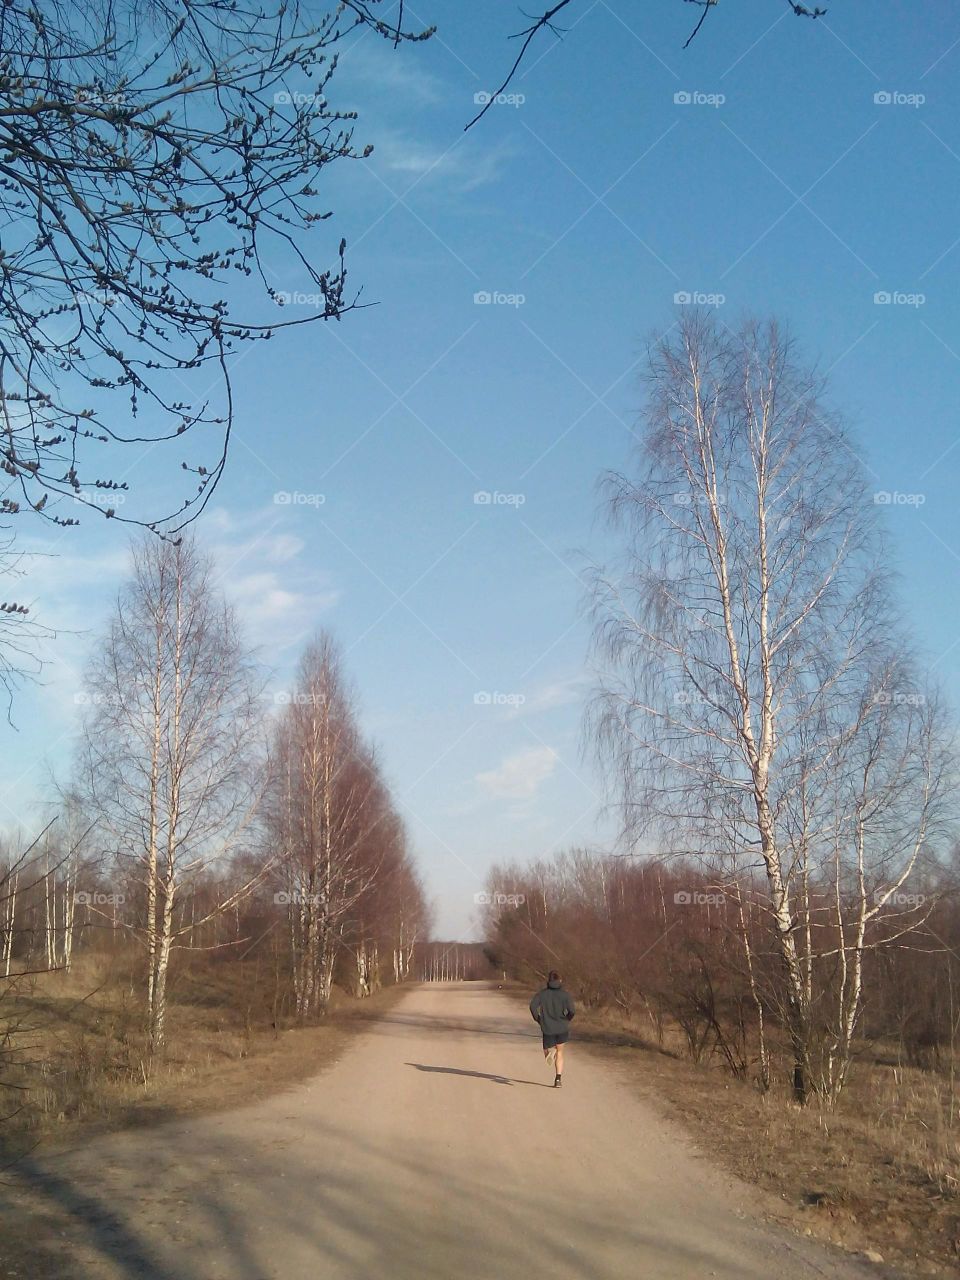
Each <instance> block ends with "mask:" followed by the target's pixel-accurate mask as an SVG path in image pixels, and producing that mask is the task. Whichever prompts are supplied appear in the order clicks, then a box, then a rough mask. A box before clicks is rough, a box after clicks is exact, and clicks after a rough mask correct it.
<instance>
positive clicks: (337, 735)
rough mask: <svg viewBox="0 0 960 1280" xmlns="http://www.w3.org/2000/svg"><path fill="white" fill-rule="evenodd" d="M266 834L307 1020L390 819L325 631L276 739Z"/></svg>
mask: <svg viewBox="0 0 960 1280" xmlns="http://www.w3.org/2000/svg"><path fill="white" fill-rule="evenodd" d="M267 813H268V818H267V832H268V839H269V841H270V852H271V854H272V856H273V857H275V858H276V861H277V883H278V885H279V886H280V887H279V889H278V894H277V901H278V905H281V906H285V907H286V908H287V910H288V916H289V929H290V945H291V955H292V963H293V984H294V991H295V1000H296V1010H297V1015H298V1017H299V1018H301V1019H302V1018H307V1017H310V1016H313V1015H316V1014H317V1013H322V1012H323V1010H324V1008H325V1007H326V1004H327V1001H328V1000H329V998H330V988H331V984H332V982H333V971H334V964H335V961H336V958H337V950H338V946H339V945H340V943H341V942H342V940H343V934H344V930H345V929H346V927H347V924H348V922H349V920H350V918H351V914H352V913H355V911H356V909H357V904H358V903H359V902H360V900H361V899H362V897H363V895H364V893H365V892H366V891H367V890H368V888H369V886H370V884H371V882H372V880H373V878H374V877H375V876H376V874H377V868H376V866H372V865H371V862H370V859H369V857H368V856H367V855H368V853H369V850H368V847H367V841H368V837H369V834H370V832H371V830H373V829H375V827H376V825H377V824H378V822H380V821H381V820H382V819H383V817H384V814H385V808H384V804H383V790H382V785H381V783H380V781H379V778H378V776H377V770H376V765H375V762H374V759H373V757H372V755H371V753H370V752H369V750H368V748H367V746H366V744H365V743H364V742H363V740H362V737H361V735H360V731H359V728H358V725H357V722H356V715H355V711H354V707H353V701H352V697H351V694H350V691H349V689H348V686H347V684H346V681H345V678H344V675H343V672H342V668H341V663H340V658H339V654H338V652H337V649H336V646H335V644H334V642H333V640H332V639H331V638H330V637H329V636H328V635H320V636H319V637H318V639H317V640H316V641H314V643H313V644H311V645H310V647H309V648H308V649H307V651H306V652H305V653H304V655H303V658H302V659H301V661H300V665H299V669H298V673H297V678H296V681H295V685H294V689H293V691H292V693H291V694H290V695H289V696H288V698H287V703H286V705H285V706H284V709H283V712H282V714H281V716H280V719H279V722H278V724H277V727H276V732H275V735H274V740H273V766H272V781H271V792H270V798H269V805H268V810H267Z"/></svg>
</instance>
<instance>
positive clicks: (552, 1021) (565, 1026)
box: [530, 982, 576, 1036]
mask: <svg viewBox="0 0 960 1280" xmlns="http://www.w3.org/2000/svg"><path fill="white" fill-rule="evenodd" d="M530 1013H531V1015H532V1017H533V1020H534V1022H539V1023H540V1030H541V1031H542V1032H543V1034H544V1035H545V1036H559V1035H563V1033H564V1032H565V1031H569V1030H570V1021H571V1019H572V1018H573V1015H574V1013H576V1009H575V1008H574V1005H573V1001H572V1000H571V998H570V994H569V992H567V991H564V989H563V987H562V986H561V985H560V983H559V982H548V983H547V985H546V986H545V987H544V988H543V990H542V991H538V992H537V994H536V995H535V996H534V997H533V999H532V1000H531V1001H530Z"/></svg>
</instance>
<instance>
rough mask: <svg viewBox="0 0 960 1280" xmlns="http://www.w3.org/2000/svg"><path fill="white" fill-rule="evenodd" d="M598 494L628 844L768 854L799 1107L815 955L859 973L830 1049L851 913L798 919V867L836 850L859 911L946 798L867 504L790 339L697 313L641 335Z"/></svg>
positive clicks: (610, 688)
mask: <svg viewBox="0 0 960 1280" xmlns="http://www.w3.org/2000/svg"><path fill="white" fill-rule="evenodd" d="M608 494H609V509H610V513H611V516H612V518H613V520H614V522H615V524H616V525H617V527H618V528H619V529H620V530H621V531H622V532H623V534H624V536H625V546H626V551H625V556H624V562H623V564H622V565H620V566H618V567H617V568H616V569H615V570H613V571H611V572H602V571H598V572H597V574H596V579H595V586H596V596H595V607H596V615H595V616H596V642H597V652H598V655H599V658H600V663H601V666H602V668H603V674H602V675H601V687H600V689H599V692H598V696H597V699H596V703H595V706H594V713H593V717H592V721H591V723H592V726H593V728H594V730H595V731H596V734H597V741H598V743H599V746H600V750H601V755H602V758H603V759H604V761H605V763H606V765H607V766H608V767H611V768H612V770H613V773H614V774H615V777H616V785H617V788H618V794H619V803H620V807H621V812H622V815H623V824H624V832H625V836H626V838H627V839H628V841H629V842H630V843H631V846H632V847H636V846H637V844H638V842H640V841H641V840H642V839H643V838H645V837H648V836H651V835H652V836H654V837H655V838H656V839H658V840H660V841H665V842H666V845H665V847H666V848H673V849H678V848H679V849H683V850H685V851H687V852H689V853H690V854H695V855H696V856H698V857H701V858H709V857H711V856H712V857H716V856H718V855H720V854H722V855H724V856H726V857H728V858H729V857H731V856H732V857H734V858H738V859H739V860H740V865H741V866H742V867H743V868H744V870H746V869H747V868H748V867H749V866H750V865H751V864H752V863H757V864H759V866H760V867H761V868H762V870H763V874H764V877H765V883H766V892H767V906H768V910H769V914H770V920H771V924H772V928H773V932H774V936H775V939H776V948H777V953H778V955H779V959H780V964H781V974H782V979H783V987H782V1003H783V1017H784V1022H785V1025H786V1027H787V1029H788V1031H789V1035H790V1039H791V1042H792V1046H793V1055H794V1070H793V1078H794V1091H795V1095H796V1097H797V1098H798V1100H801V1101H802V1100H804V1099H805V1098H806V1096H807V1092H808V1089H809V1087H810V1083H811V1079H810V1077H811V1053H812V1043H811V1037H812V1018H813V1008H812V1004H813V999H814V994H813V992H812V990H811V975H812V972H813V965H814V962H815V958H816V955H817V953H818V952H819V953H821V954H824V953H831V952H832V953H833V954H835V955H837V956H839V957H840V958H841V963H846V964H848V965H850V966H852V968H850V969H849V970H848V975H847V986H846V987H845V996H844V1000H845V1001H846V1004H845V1011H844V1012H843V1013H842V1014H841V1015H839V1023H838V1024H837V1025H840V1026H841V1028H846V1030H842V1031H841V1034H840V1035H839V1040H838V1045H837V1052H839V1053H844V1052H846V1049H848V1048H849V1042H850V1037H849V1035H848V1031H849V1030H850V1029H851V1028H852V1024H853V1022H855V1020H856V1017H857V1011H858V1009H859V1000H860V979H859V966H860V959H861V957H862V947H863V944H864V934H863V930H862V927H859V926H858V927H856V928H855V929H854V934H853V936H852V937H851V936H850V935H849V934H846V933H844V935H843V937H842V938H841V939H840V940H839V941H838V940H837V938H836V937H834V938H833V939H832V941H831V942H829V943H828V942H826V941H825V940H824V938H823V936H822V935H817V936H814V930H813V929H812V928H807V927H806V926H807V925H808V924H819V923H820V922H817V921H813V920H812V913H808V914H807V915H806V916H805V914H804V901H805V898H804V893H805V883H806V877H807V875H808V872H809V871H810V869H811V868H813V867H815V868H816V869H817V871H818V874H821V875H822V871H823V868H824V865H825V859H826V858H827V856H828V855H829V856H832V857H833V859H834V862H833V865H834V877H833V883H834V886H835V890H836V893H837V894H838V895H839V897H840V900H841V902H842V904H843V909H844V910H845V909H846V900H845V897H844V894H845V890H846V888H848V887H849V885H850V880H849V876H850V874H851V868H852V874H853V883H854V885H855V886H856V887H857V890H858V892H859V894H860V899H861V901H862V902H865V901H866V896H867V894H868V892H872V891H873V889H874V887H875V886H876V885H878V884H880V885H882V886H884V887H889V888H891V890H895V889H899V888H900V886H902V885H903V883H904V882H905V881H906V878H907V877H908V876H909V875H910V874H911V873H912V872H913V870H914V869H915V868H916V866H917V860H918V858H919V857H920V851H921V849H923V850H925V856H929V851H928V850H927V844H928V842H929V837H930V836H931V834H932V829H931V824H932V822H933V820H934V815H935V813H937V812H938V806H940V805H942V802H943V798H944V790H945V789H944V777H945V770H946V768H947V765H946V763H945V761H946V754H945V747H944V739H943V734H942V731H941V726H940V724H939V719H938V717H936V716H932V717H927V718H926V720H923V718H922V717H919V716H915V715H913V714H911V711H912V707H911V703H910V702H909V701H904V700H902V699H901V698H899V696H898V698H897V699H894V700H893V701H891V702H889V703H888V702H884V701H883V693H884V690H885V689H888V687H889V681H890V680H891V679H894V680H895V686H896V688H897V690H899V691H900V693H903V692H904V690H905V689H907V688H913V687H914V685H915V681H914V680H912V678H911V666H910V662H909V659H908V658H906V657H904V656H903V654H904V645H905V640H904V636H903V633H902V629H901V627H900V626H899V623H898V621H897V618H896V613H895V610H894V608H893V605H892V603H891V592H890V585H889V580H888V575H887V573H886V571H885V569H884V560H885V557H884V544H883V538H882V533H881V530H880V527H879V525H878V521H877V517H876V511H877V508H876V505H875V504H874V502H873V501H872V497H871V495H870V493H869V492H868V487H867V484H866V480H865V475H864V469H863V467H862V466H861V465H860V463H859V461H858V459H857V457H856V455H855V452H854V450H853V447H852V444H851V442H850V439H849V437H848V435H847V432H846V430H845V428H844V427H843V425H842V423H841V422H840V421H839V420H838V419H837V418H836V416H835V415H833V414H832V413H831V412H830V411H829V409H828V407H827V405H826V403H825V400H824V385H823V381H822V379H820V378H819V377H818V376H817V374H816V373H815V372H813V371H811V370H809V369H807V368H805V367H804V366H803V365H802V364H801V363H800V362H799V361H798V358H797V356H796V353H795V351H794V347H793V344H792V342H791V341H790V339H789V338H788V337H786V336H785V335H784V334H783V333H782V331H781V330H780V329H779V328H778V326H777V325H776V324H775V323H770V324H768V325H756V324H746V325H744V326H743V327H742V328H741V329H740V330H739V331H738V332H737V333H732V332H731V331H729V330H728V329H726V327H725V326H723V325H721V324H720V322H719V321H718V320H717V319H716V318H715V316H713V315H708V314H705V313H693V314H691V315H688V316H685V317H684V318H683V319H682V320H681V321H680V322H679V323H678V325H677V326H675V327H674V330H673V331H672V332H671V334H670V335H668V337H667V338H666V339H664V340H662V341H660V342H658V343H656V344H655V345H654V346H653V348H652V350H651V355H650V365H649V400H648V406H647V408H646V411H645V413H644V417H643V422H642V431H641V436H640V444H639V449H638V457H637V468H636V472H635V473H631V474H629V475H618V476H612V477H610V478H609V480H608ZM891 673H895V676H892V675H891ZM871 744H872V745H871ZM864 752H866V753H867V757H866V758H869V759H873V760H875V768H874V766H871V769H872V776H871V778H870V780H869V781H867V780H865V779H864V778H863V776H862V771H863V768H864V759H865V757H864ZM868 772H869V771H868ZM858 777H859V778H860V779H861V783H862V785H865V786H867V787H868V789H869V791H870V794H871V799H870V800H868V799H867V798H866V796H865V795H864V793H863V792H862V790H861V789H859V784H858V783H857V781H856V779H857V778H858ZM881 778H882V779H883V780H884V781H883V782H882V783H881V782H880V779H881ZM894 778H895V779H896V781H895V782H893V779H894ZM888 784H891V785H888ZM875 786H879V788H880V794H881V795H882V797H883V799H882V800H881V799H880V796H875V793H874V787H875ZM893 795H896V796H897V797H898V799H897V802H896V803H897V807H898V818H897V826H896V831H897V834H896V837H894V836H892V834H891V832H890V826H889V824H887V823H886V822H885V821H881V820H879V819H878V820H877V821H875V822H872V823H871V833H870V838H869V840H867V837H866V831H863V832H862V833H861V834H862V837H863V839H862V840H860V841H859V843H858V834H857V832H858V828H857V815H858V814H859V815H861V816H864V817H865V815H866V814H867V813H868V812H870V813H874V812H879V810H878V809H877V805H880V806H881V807H882V806H883V805H885V804H889V803H891V801H892V797H893ZM828 796H829V799H830V809H829V812H826V811H825V806H826V804H827V798H828ZM814 797H816V801H817V803H816V809H817V812H816V813H815V814H814V813H813V812H811V807H810V806H811V802H812V800H813V798H814ZM884 832H886V835H885V834H884ZM875 914H876V912H874V911H873V909H872V907H870V908H869V909H865V913H864V912H861V916H860V926H863V925H864V924H865V923H866V921H868V920H870V919H872V918H873V917H874V915H875ZM834 1022H835V1023H837V1019H836V1018H835V1019H834ZM834 1038H835V1039H837V1037H834Z"/></svg>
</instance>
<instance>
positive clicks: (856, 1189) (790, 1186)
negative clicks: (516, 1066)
mask: <svg viewBox="0 0 960 1280" xmlns="http://www.w3.org/2000/svg"><path fill="white" fill-rule="evenodd" d="M515 994H516V995H517V997H518V998H519V997H521V996H522V997H523V998H524V999H527V998H529V994H530V993H529V992H528V991H526V990H525V989H523V990H521V989H520V988H519V987H518V988H516V989H515ZM574 1041H575V1049H574V1051H575V1052H578V1051H580V1049H581V1046H582V1047H583V1048H584V1049H585V1050H586V1052H589V1053H591V1054H597V1055H600V1056H602V1057H603V1058H604V1059H605V1060H607V1061H609V1062H613V1063H615V1064H616V1066H617V1069H618V1071H619V1072H620V1073H621V1075H622V1076H623V1078H624V1079H625V1080H626V1081H628V1082H629V1083H630V1084H631V1085H633V1086H635V1087H638V1088H639V1089H640V1090H641V1092H642V1093H643V1095H644V1097H645V1099H646V1100H647V1101H648V1102H649V1103H650V1104H651V1105H653V1106H654V1107H656V1108H657V1109H658V1110H661V1111H663V1112H664V1113H665V1114H666V1115H667V1116H668V1117H669V1118H670V1119H671V1120H673V1121H675V1122H677V1123H678V1124H679V1125H681V1126H682V1127H683V1128H685V1129H686V1130H687V1131H688V1132H689V1133H690V1136H691V1137H692V1138H693V1140H694V1141H695V1142H696V1143H697V1145H698V1146H700V1147H701V1148H702V1149H703V1150H705V1151H707V1152H708V1153H710V1154H712V1155H714V1156H715V1157H716V1158H717V1159H718V1160H719V1161H720V1162H721V1163H722V1164H723V1165H724V1166H725V1167H727V1168H728V1169H730V1170H731V1171H733V1172H734V1173H736V1174H738V1175H739V1176H740V1177H742V1178H744V1179H746V1180H747V1181H750V1182H752V1183H754V1184H756V1185H758V1186H760V1187H762V1188H764V1189H765V1190H766V1191H768V1192H771V1193H772V1196H775V1197H776V1201H773V1200H772V1198H771V1201H770V1202H769V1203H770V1204H771V1205H772V1206H773V1208H775V1209H777V1213H776V1216H777V1217H779V1218H781V1220H783V1221H785V1222H786V1223H787V1224H788V1225H791V1226H792V1227H794V1228H795V1229H797V1230H799V1231H800V1232H803V1233H805V1234H809V1235H814V1236H818V1237H820V1238H822V1239H826V1240H830V1241H832V1242H833V1243H834V1244H837V1245H840V1246H841V1247H843V1248H845V1249H848V1250H850V1251H853V1252H866V1251H867V1250H868V1249H869V1250H873V1251H876V1252H879V1253H880V1254H882V1255H883V1257H884V1259H885V1260H886V1261H887V1262H892V1263H895V1264H896V1265H897V1266H898V1267H899V1268H900V1269H901V1270H902V1271H904V1272H906V1273H907V1274H910V1275H915V1276H931V1275H941V1276H945V1275H951V1276H953V1275H957V1274H958V1259H960V1181H958V1179H960V1109H958V1099H957V1097H956V1092H955V1090H954V1088H953V1086H952V1082H951V1080H950V1079H949V1077H948V1076H946V1075H944V1074H942V1073H939V1072H933V1071H925V1070H921V1069H919V1068H916V1067H904V1066H900V1065H898V1064H896V1063H895V1061H893V1060H892V1059H889V1060H886V1059H884V1057H883V1055H880V1054H875V1055H871V1056H869V1057H867V1056H866V1055H865V1056H864V1057H862V1058H861V1060H860V1061H859V1062H858V1063H857V1064H856V1067H855V1070H854V1074H853V1078H852V1080H851V1081H850V1083H849V1085H848V1087H847V1089H846V1091H845V1092H844V1093H843V1094H842V1095H841V1101H840V1105H839V1106H838V1108H837V1109H836V1110H835V1111H834V1112H829V1111H826V1110H824V1109H823V1108H821V1107H820V1106H819V1105H817V1104H816V1103H812V1104H810V1105H808V1106H807V1107H806V1108H801V1107H798V1106H797V1105H796V1104H794V1103H793V1101H792V1100H791V1098H790V1094H789V1091H788V1089H787V1087H786V1084H785V1083H784V1084H783V1085H780V1086H778V1087H776V1088H774V1089H772V1090H771V1092H770V1093H769V1094H767V1095H766V1096H762V1095H761V1093H760V1092H759V1090H758V1089H757V1087H756V1086H755V1085H754V1084H752V1083H748V1082H744V1081H738V1080H735V1079H733V1078H732V1077H731V1076H730V1074H729V1072H727V1071H725V1070H724V1069H723V1067H722V1066H721V1065H720V1063H719V1062H708V1063H704V1064H701V1065H699V1066H696V1065H694V1064H693V1063H691V1062H690V1061H688V1060H687V1059H685V1058H684V1057H683V1056H682V1038H681V1036H680V1035H679V1033H674V1032H673V1031H672V1030H668V1031H667V1032H666V1033H665V1036H664V1044H663V1046H660V1045H658V1044H657V1043H656V1041H655V1039H654V1038H653V1037H652V1036H651V1028H650V1024H649V1022H646V1023H642V1022H640V1021H633V1020H631V1019H628V1018H624V1017H623V1016H621V1015H618V1014H613V1013H610V1012H596V1011H593V1010H583V1009H581V1010H580V1011H579V1012H578V1015H577V1021H576V1029H575V1032H574ZM781 1075H782V1078H783V1079H784V1081H785V1080H786V1072H785V1071H784V1072H782V1073H781ZM778 1206H779V1208H778Z"/></svg>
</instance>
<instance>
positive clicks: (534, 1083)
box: [404, 1062, 552, 1089]
mask: <svg viewBox="0 0 960 1280" xmlns="http://www.w3.org/2000/svg"><path fill="white" fill-rule="evenodd" d="M404 1066H407V1067H416V1069H417V1070H418V1071H436V1072H438V1073H439V1074H440V1075H444V1076H473V1077H475V1078H476V1079H477V1080H492V1081H493V1082H494V1084H528V1085H530V1086H531V1087H532V1088H534V1089H550V1088H551V1087H552V1086H551V1085H549V1084H544V1083H543V1081H542V1080H515V1079H512V1078H511V1077H510V1076H494V1075H490V1074H489V1073H488V1072H486V1071H464V1070H462V1068H460V1067H429V1066H427V1065H426V1064H425V1063H423V1062H406V1063H404Z"/></svg>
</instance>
